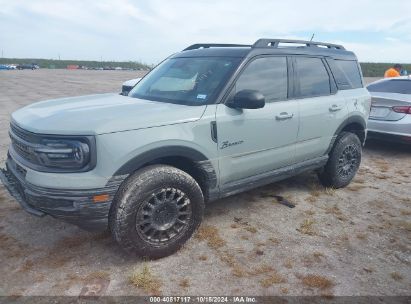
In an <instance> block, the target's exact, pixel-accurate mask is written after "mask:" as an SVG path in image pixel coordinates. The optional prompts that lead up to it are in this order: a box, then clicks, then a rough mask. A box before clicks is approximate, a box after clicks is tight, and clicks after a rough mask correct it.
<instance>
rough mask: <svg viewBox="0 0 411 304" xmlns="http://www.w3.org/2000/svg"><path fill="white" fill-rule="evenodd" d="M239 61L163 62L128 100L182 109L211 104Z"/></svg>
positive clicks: (220, 59) (136, 87)
mask: <svg viewBox="0 0 411 304" xmlns="http://www.w3.org/2000/svg"><path fill="white" fill-rule="evenodd" d="M239 61H240V58H231V57H190V58H171V59H167V60H165V61H164V62H163V63H161V64H160V65H159V66H157V67H156V68H155V69H154V70H153V71H151V72H150V73H149V74H148V75H147V76H146V77H144V78H143V79H142V80H141V81H140V82H139V83H138V84H137V85H136V86H135V87H134V88H133V89H132V90H131V91H130V93H129V95H128V96H130V97H135V98H142V99H148V100H155V101H161V102H170V103H177V104H183V105H204V104H210V103H214V102H215V98H216V96H217V94H218V93H219V91H220V90H221V88H222V86H223V84H224V83H225V81H226V80H227V78H228V77H229V76H230V75H231V74H232V72H233V71H234V70H235V68H236V67H237V65H238V63H239Z"/></svg>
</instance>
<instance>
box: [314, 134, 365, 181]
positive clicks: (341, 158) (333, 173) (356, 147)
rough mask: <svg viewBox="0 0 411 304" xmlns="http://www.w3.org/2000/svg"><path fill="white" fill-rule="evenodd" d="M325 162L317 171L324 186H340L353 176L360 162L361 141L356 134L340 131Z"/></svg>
mask: <svg viewBox="0 0 411 304" xmlns="http://www.w3.org/2000/svg"><path fill="white" fill-rule="evenodd" d="M329 156H330V157H329V159H328V162H327V164H326V165H325V166H324V168H323V169H322V170H321V171H320V172H319V174H318V177H319V179H320V182H321V184H322V185H323V186H325V187H333V188H342V187H345V186H347V185H348V184H349V183H350V182H351V180H352V179H353V178H354V176H355V174H356V173H357V171H358V168H359V166H360V163H361V142H360V139H359V138H358V136H357V135H355V134H354V133H350V132H342V133H341V134H340V135H338V137H337V139H336V141H335V144H334V147H333V148H332V150H331V152H330V155H329Z"/></svg>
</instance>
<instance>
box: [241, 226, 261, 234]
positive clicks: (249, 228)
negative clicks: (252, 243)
mask: <svg viewBox="0 0 411 304" xmlns="http://www.w3.org/2000/svg"><path fill="white" fill-rule="evenodd" d="M244 229H245V230H247V231H248V232H251V233H257V231H258V230H257V228H255V227H253V226H246V227H244Z"/></svg>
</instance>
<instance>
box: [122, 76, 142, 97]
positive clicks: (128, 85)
mask: <svg viewBox="0 0 411 304" xmlns="http://www.w3.org/2000/svg"><path fill="white" fill-rule="evenodd" d="M140 79H141V78H135V79H130V80H127V81H124V82H123V85H122V87H121V95H124V96H127V95H128V92H130V91H131V89H132V88H133V87H134V86H135V85H136V84H137V83H138V82H139V81H140Z"/></svg>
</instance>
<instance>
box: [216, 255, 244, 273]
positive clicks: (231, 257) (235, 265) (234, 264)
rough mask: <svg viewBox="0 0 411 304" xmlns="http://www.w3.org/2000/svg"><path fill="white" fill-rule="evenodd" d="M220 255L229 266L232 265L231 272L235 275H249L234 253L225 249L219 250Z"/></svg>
mask: <svg viewBox="0 0 411 304" xmlns="http://www.w3.org/2000/svg"><path fill="white" fill-rule="evenodd" d="M218 256H219V258H220V260H221V261H223V262H224V263H225V264H226V265H227V266H228V267H230V269H231V273H232V274H233V275H234V276H235V277H244V276H246V275H247V272H246V271H245V270H244V269H243V268H242V267H241V266H240V265H239V264H238V263H237V260H236V259H235V257H234V255H233V254H231V253H229V252H227V251H224V252H219V254H218Z"/></svg>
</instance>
